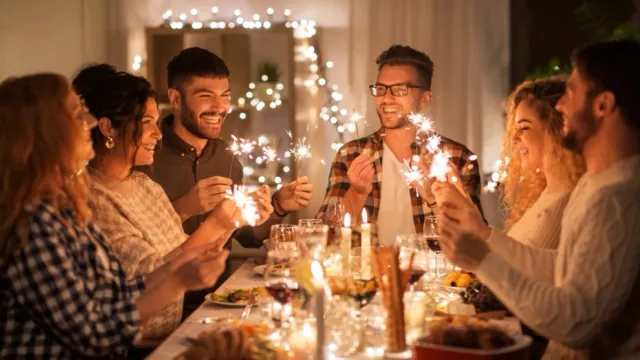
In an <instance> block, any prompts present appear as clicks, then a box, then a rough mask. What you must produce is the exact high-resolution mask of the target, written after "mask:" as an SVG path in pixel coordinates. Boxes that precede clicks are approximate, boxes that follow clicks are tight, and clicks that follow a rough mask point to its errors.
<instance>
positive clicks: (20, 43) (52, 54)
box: [0, 0, 108, 79]
mask: <svg viewBox="0 0 640 360" xmlns="http://www.w3.org/2000/svg"><path fill="white" fill-rule="evenodd" d="M107 1H108V0H91V1H89V0H61V1H60V0H58V1H56V0H32V1H20V0H0V79H4V78H6V77H8V76H14V75H21V74H27V73H32V72H37V71H54V72H58V73H62V74H64V75H67V76H71V75H73V74H74V73H76V72H77V71H78V70H79V69H80V67H81V66H82V65H83V64H85V63H87V62H89V61H94V62H97V61H106V25H107V21H106V18H105V16H104V13H105V10H106V2H107Z"/></svg>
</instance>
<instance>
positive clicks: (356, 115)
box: [349, 112, 362, 152]
mask: <svg viewBox="0 0 640 360" xmlns="http://www.w3.org/2000/svg"><path fill="white" fill-rule="evenodd" d="M360 119H362V115H360V114H359V113H357V112H353V113H351V116H350V117H349V120H350V121H351V123H353V126H354V127H355V128H356V137H357V138H358V139H360V132H359V131H358V124H357V122H358V121H360ZM358 152H362V149H360V141H358Z"/></svg>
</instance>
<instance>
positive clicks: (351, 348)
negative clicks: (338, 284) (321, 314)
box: [325, 296, 362, 357]
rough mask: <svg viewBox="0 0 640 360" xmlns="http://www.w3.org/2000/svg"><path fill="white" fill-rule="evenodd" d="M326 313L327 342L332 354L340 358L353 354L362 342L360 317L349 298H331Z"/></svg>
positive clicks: (355, 305)
mask: <svg viewBox="0 0 640 360" xmlns="http://www.w3.org/2000/svg"><path fill="white" fill-rule="evenodd" d="M329 306H330V309H329V311H328V312H327V313H326V315H325V318H326V327H325V328H326V329H327V341H328V345H329V348H330V349H331V350H332V351H333V353H334V354H335V355H337V356H340V357H348V356H350V355H352V354H354V353H355V352H356V351H357V350H358V348H359V347H360V341H361V340H362V316H361V314H360V311H359V310H358V305H357V304H356V303H355V302H354V301H353V299H352V298H350V297H345V296H333V297H332V299H331V302H330V304H329Z"/></svg>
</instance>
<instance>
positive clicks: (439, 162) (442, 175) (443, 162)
mask: <svg viewBox="0 0 640 360" xmlns="http://www.w3.org/2000/svg"><path fill="white" fill-rule="evenodd" d="M450 157H451V155H450V154H449V153H447V152H444V151H438V152H436V153H435V154H434V155H433V160H432V161H431V168H429V177H434V178H436V179H437V180H438V181H442V182H445V181H447V174H448V173H449V171H451V166H450V165H449V158H450Z"/></svg>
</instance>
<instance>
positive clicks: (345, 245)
mask: <svg viewBox="0 0 640 360" xmlns="http://www.w3.org/2000/svg"><path fill="white" fill-rule="evenodd" d="M341 235H342V237H341V241H340V250H341V251H340V253H341V255H342V271H343V275H347V274H349V271H350V270H351V216H350V215H349V213H346V214H345V215H344V223H343V227H342V231H341Z"/></svg>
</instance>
